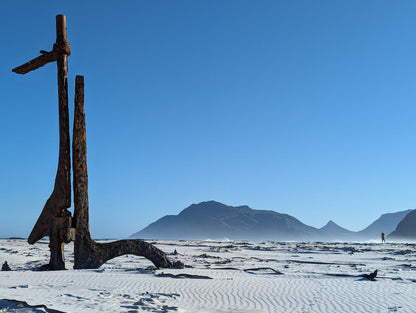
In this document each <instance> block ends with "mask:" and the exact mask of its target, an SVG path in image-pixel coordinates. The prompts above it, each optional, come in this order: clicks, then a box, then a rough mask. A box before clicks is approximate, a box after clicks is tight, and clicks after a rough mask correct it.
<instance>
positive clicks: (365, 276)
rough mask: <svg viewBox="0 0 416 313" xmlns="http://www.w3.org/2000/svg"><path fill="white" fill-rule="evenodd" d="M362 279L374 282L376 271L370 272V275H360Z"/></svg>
mask: <svg viewBox="0 0 416 313" xmlns="http://www.w3.org/2000/svg"><path fill="white" fill-rule="evenodd" d="M362 276H363V277H364V278H367V279H368V280H371V281H374V280H376V277H377V270H375V271H374V272H372V273H371V274H364V275H362Z"/></svg>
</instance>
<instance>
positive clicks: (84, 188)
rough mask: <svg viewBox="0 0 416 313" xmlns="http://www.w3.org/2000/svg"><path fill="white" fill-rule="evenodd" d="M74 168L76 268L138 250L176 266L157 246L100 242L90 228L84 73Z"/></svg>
mask: <svg viewBox="0 0 416 313" xmlns="http://www.w3.org/2000/svg"><path fill="white" fill-rule="evenodd" d="M72 162H73V164H72V168H73V175H74V177H73V178H74V181H73V186H74V226H75V228H76V235H75V244H74V268H75V269H86V268H98V267H100V266H101V265H102V264H104V263H105V262H106V261H108V260H110V259H112V258H115V257H118V256H121V255H124V254H134V255H138V256H143V257H145V258H147V259H149V260H150V261H151V262H152V263H153V264H154V265H155V266H157V267H172V266H173V264H172V262H171V261H170V260H169V259H168V257H167V256H166V254H165V253H164V252H163V251H161V250H159V249H158V248H156V247H155V246H153V245H151V244H149V243H147V242H145V241H143V240H140V239H135V240H119V241H114V242H108V243H97V242H95V241H93V240H92V239H91V235H90V230H89V204H88V171H87V139H86V127H85V113H84V77H83V76H77V77H76V81H75V114H74V128H73V139H72Z"/></svg>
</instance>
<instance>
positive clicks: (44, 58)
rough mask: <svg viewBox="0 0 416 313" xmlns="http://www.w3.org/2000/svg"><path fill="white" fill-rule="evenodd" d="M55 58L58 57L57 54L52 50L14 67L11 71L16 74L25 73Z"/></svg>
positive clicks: (53, 60)
mask: <svg viewBox="0 0 416 313" xmlns="http://www.w3.org/2000/svg"><path fill="white" fill-rule="evenodd" d="M57 58H58V54H57V53H55V52H54V51H51V52H47V53H44V54H43V55H41V56H39V57H37V58H34V59H33V60H31V61H29V62H27V63H25V64H23V65H20V66H18V67H15V68H14V69H12V71H13V72H15V73H17V74H26V73H29V72H30V71H33V70H36V69H37V68H39V67H42V66H44V65H46V64H48V63H50V62H55V61H56V60H57Z"/></svg>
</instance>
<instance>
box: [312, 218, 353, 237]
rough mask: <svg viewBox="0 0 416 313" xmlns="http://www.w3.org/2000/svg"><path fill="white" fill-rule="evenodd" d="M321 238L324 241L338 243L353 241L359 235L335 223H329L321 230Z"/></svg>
mask: <svg viewBox="0 0 416 313" xmlns="http://www.w3.org/2000/svg"><path fill="white" fill-rule="evenodd" d="M319 234H320V238H321V239H323V240H330V241H338V240H352V239H355V238H356V237H357V233H356V232H354V231H351V230H348V229H345V228H342V227H341V226H339V225H338V224H336V223H335V222H333V221H329V222H328V223H327V224H326V225H325V226H324V227H322V228H320V229H319Z"/></svg>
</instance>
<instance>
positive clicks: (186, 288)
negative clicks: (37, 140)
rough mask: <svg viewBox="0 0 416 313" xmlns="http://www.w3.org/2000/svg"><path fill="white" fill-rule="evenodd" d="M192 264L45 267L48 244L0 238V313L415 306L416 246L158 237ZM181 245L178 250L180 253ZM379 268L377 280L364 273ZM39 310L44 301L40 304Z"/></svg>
mask: <svg viewBox="0 0 416 313" xmlns="http://www.w3.org/2000/svg"><path fill="white" fill-rule="evenodd" d="M152 243H154V244H155V245H156V246H157V247H159V248H161V249H162V250H163V251H165V252H167V253H169V257H170V258H171V259H172V260H180V261H182V262H183V263H185V265H186V267H185V269H155V268H154V267H153V266H152V264H151V263H150V262H149V261H148V260H146V259H144V258H140V257H136V256H131V255H128V256H122V257H119V258H116V259H113V260H111V261H109V262H108V263H106V264H105V265H104V266H102V267H101V268H99V269H97V270H73V269H72V262H73V260H72V251H73V247H72V244H70V245H68V246H67V247H66V249H65V253H66V255H67V260H66V267H67V269H68V270H66V271H55V272H38V271H36V270H35V269H36V268H38V267H39V266H41V265H43V264H45V263H47V262H48V258H49V250H48V242H47V241H45V240H43V241H41V242H40V243H39V244H36V245H34V246H30V245H28V244H27V243H26V241H25V240H22V239H3V240H0V262H1V263H2V264H3V263H4V261H6V260H7V262H8V264H9V265H10V267H11V268H12V270H13V271H11V272H0V298H2V299H4V300H14V301H22V302H26V303H27V304H28V305H30V306H33V307H32V308H28V307H27V306H23V305H24V304H20V306H19V303H18V302H9V301H4V300H3V301H0V312H48V310H49V312H54V311H53V310H58V311H62V312H304V313H306V312H308V313H312V312H320V313H327V312H346V313H347V312H348V313H351V312H355V313H357V312H377V313H378V312H389V313H390V312H399V313H404V312H409V313H410V312H416V300H415V294H416V250H415V248H416V245H415V244H399V243H386V244H380V243H297V242H241V241H238V242H237V241H236V242H234V241H223V242H217V241H155V242H152ZM175 250H176V252H175ZM376 269H377V270H378V275H377V277H376V280H375V281H370V280H368V279H366V278H364V277H362V275H363V274H369V273H371V272H373V271H374V270H376ZM35 306H38V307H35Z"/></svg>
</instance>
